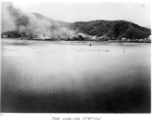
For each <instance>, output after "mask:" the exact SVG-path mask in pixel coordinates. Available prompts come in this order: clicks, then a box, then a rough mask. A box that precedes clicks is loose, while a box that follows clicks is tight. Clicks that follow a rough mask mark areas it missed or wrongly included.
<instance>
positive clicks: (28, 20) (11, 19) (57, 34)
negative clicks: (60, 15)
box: [2, 2, 76, 39]
mask: <svg viewBox="0 0 152 120" xmlns="http://www.w3.org/2000/svg"><path fill="white" fill-rule="evenodd" d="M13 30H16V31H18V32H19V33H20V34H21V35H22V36H25V37H32V38H42V39H44V38H56V39H67V38H72V37H75V36H76V32H75V31H73V30H71V29H70V28H68V27H67V26H65V25H63V24H61V23H60V22H58V21H53V20H51V19H49V18H47V17H44V16H42V15H40V14H32V13H25V12H23V11H21V10H19V9H17V8H15V7H14V6H13V4H12V3H10V2H3V3H2V32H6V31H13Z"/></svg>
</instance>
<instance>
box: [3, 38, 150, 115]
mask: <svg viewBox="0 0 152 120" xmlns="http://www.w3.org/2000/svg"><path fill="white" fill-rule="evenodd" d="M89 44H92V46H91V47H90V46H89ZM150 66H151V63H150V44H147V43H124V44H117V43H103V42H102V43H101V42H91V41H88V42H76V41H75V42H65V41H61V42H60V41H57V42H53V41H52V42H51V41H32V40H31V41H28V40H9V39H3V40H2V73H1V76H2V80H1V83H2V95H1V96H2V108H1V110H2V112H17V113H21V112H22V113H24V112H26V113H30V112H32V113H34V112H38V113H64V112H66V113H73V112H74V113H88V112H90V113H149V112H150V88H151V86H150V83H151V82H150V79H151V78H150V74H151V72H150Z"/></svg>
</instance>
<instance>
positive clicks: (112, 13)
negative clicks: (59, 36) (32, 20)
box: [13, 1, 151, 27]
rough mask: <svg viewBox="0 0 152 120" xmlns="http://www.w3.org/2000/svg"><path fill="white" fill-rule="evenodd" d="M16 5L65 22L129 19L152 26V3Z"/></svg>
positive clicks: (26, 3)
mask: <svg viewBox="0 0 152 120" xmlns="http://www.w3.org/2000/svg"><path fill="white" fill-rule="evenodd" d="M13 3H14V5H15V6H16V7H17V8H19V9H21V10H22V11H25V12H31V13H40V14H42V15H44V16H47V17H49V18H51V19H54V20H59V21H64V22H76V21H90V20H127V21H131V22H134V23H136V24H138V25H141V26H146V27H150V26H151V4H150V3H143V2H30V1H26V2H23V1H18V2H13Z"/></svg>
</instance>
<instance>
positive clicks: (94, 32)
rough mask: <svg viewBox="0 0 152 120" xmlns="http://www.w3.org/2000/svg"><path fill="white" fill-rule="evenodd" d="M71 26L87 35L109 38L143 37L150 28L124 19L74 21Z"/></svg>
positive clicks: (148, 32) (149, 32)
mask: <svg viewBox="0 0 152 120" xmlns="http://www.w3.org/2000/svg"><path fill="white" fill-rule="evenodd" d="M71 28H72V29H74V30H78V31H80V32H82V33H84V34H87V35H91V36H97V37H101V36H105V37H107V38H109V39H121V38H128V39H143V38H147V37H149V35H150V34H151V30H150V29H148V28H145V27H141V26H139V25H137V24H135V23H132V22H129V21H124V20H117V21H106V20H95V21H89V22H75V23H72V24H71Z"/></svg>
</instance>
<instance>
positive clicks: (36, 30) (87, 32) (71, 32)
mask: <svg viewBox="0 0 152 120" xmlns="http://www.w3.org/2000/svg"><path fill="white" fill-rule="evenodd" d="M31 15H32V17H31ZM31 15H26V16H21V15H20V17H18V18H15V20H16V21H15V23H14V24H15V26H17V27H16V29H15V30H12V31H5V32H3V33H2V37H3V36H5V37H15V38H18V37H28V38H30V39H32V38H41V39H45V38H47V39H60V40H64V39H65V40H73V39H81V40H87V39H88V38H89V39H92V40H96V39H98V38H106V39H108V40H119V39H122V38H127V39H144V38H148V37H149V36H150V35H151V29H149V28H146V27H142V26H139V25H137V24H135V23H132V22H129V21H124V20H117V21H108V20H94V21H88V22H74V23H67V22H62V21H56V20H53V19H50V18H48V17H45V16H43V15H41V14H39V13H32V14H31ZM24 18H26V19H24ZM93 37H95V39H93Z"/></svg>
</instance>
